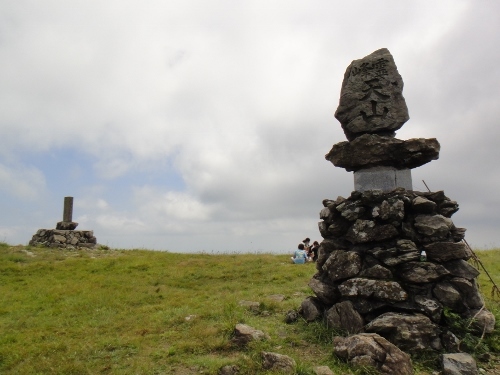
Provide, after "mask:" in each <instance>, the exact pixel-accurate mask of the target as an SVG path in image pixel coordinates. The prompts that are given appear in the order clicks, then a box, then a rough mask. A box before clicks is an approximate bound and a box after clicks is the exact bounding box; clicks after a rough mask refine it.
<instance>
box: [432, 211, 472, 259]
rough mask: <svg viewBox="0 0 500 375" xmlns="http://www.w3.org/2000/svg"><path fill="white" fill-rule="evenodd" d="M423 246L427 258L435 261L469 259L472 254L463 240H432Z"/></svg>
mask: <svg viewBox="0 0 500 375" xmlns="http://www.w3.org/2000/svg"><path fill="white" fill-rule="evenodd" d="M448 220H449V219H448ZM424 248H425V252H426V253H427V258H428V259H430V260H435V261H437V262H447V261H449V260H455V259H469V258H470V257H471V256H472V252H471V251H470V250H469V248H468V247H467V246H466V245H465V244H464V243H463V242H433V243H430V244H428V245H425V246H424Z"/></svg>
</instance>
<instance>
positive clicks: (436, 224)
mask: <svg viewBox="0 0 500 375" xmlns="http://www.w3.org/2000/svg"><path fill="white" fill-rule="evenodd" d="M414 227H415V229H416V230H417V232H418V233H420V234H421V235H424V236H426V237H430V238H432V239H445V238H446V237H447V236H448V234H449V233H450V229H451V228H452V227H453V222H452V221H451V219H449V218H447V217H444V216H443V215H417V216H415V224H414Z"/></svg>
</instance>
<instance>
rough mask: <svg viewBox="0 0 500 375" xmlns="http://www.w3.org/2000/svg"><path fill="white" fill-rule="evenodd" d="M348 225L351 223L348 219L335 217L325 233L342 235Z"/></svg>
mask: <svg viewBox="0 0 500 375" xmlns="http://www.w3.org/2000/svg"><path fill="white" fill-rule="evenodd" d="M350 226H351V223H350V222H349V221H347V220H342V219H337V220H335V221H334V222H333V223H331V224H330V225H329V226H328V228H327V230H328V232H327V233H328V234H331V235H333V236H335V237H339V236H343V235H344V234H345V233H346V232H347V230H348V229H349V227H350Z"/></svg>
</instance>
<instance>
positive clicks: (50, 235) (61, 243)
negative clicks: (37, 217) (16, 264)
mask: <svg viewBox="0 0 500 375" xmlns="http://www.w3.org/2000/svg"><path fill="white" fill-rule="evenodd" d="M96 243H97V239H96V238H95V237H94V231H92V230H60V229H39V230H38V231H37V232H36V234H35V235H33V238H32V239H31V241H30V242H29V245H30V246H40V245H41V246H45V247H54V248H70V249H71V248H82V247H85V248H90V249H92V248H94V247H95V246H96Z"/></svg>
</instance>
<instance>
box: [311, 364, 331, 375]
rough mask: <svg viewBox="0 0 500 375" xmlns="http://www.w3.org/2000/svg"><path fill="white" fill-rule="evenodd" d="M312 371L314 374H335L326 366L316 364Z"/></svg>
mask: <svg viewBox="0 0 500 375" xmlns="http://www.w3.org/2000/svg"><path fill="white" fill-rule="evenodd" d="M313 371H314V374H315V375H335V374H334V373H333V371H332V370H331V369H330V367H328V366H316V367H314V368H313Z"/></svg>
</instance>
